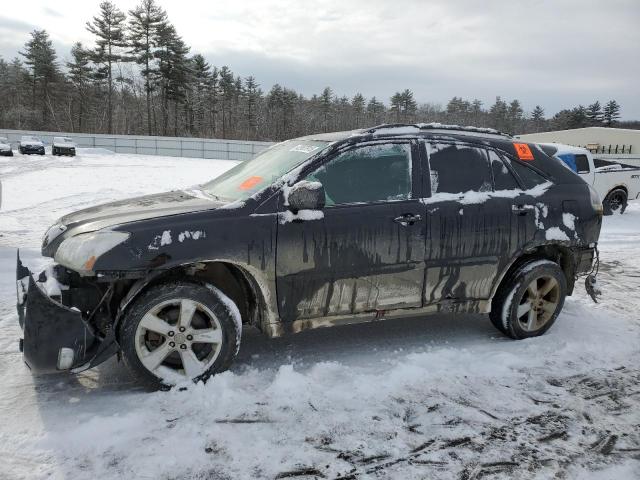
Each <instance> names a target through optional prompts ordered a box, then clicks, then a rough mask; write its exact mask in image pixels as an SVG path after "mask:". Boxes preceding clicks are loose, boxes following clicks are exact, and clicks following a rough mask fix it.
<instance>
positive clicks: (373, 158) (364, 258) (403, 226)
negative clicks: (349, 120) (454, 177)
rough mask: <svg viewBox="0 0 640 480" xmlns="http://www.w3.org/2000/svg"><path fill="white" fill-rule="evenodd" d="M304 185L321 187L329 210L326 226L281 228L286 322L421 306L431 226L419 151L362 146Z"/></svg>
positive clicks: (401, 144) (406, 146) (410, 145)
mask: <svg viewBox="0 0 640 480" xmlns="http://www.w3.org/2000/svg"><path fill="white" fill-rule="evenodd" d="M306 179H308V180H312V181H319V182H321V183H322V184H323V186H324V188H325V191H326V195H327V197H326V202H327V204H326V206H325V208H324V209H323V212H322V213H323V216H322V218H321V219H318V220H310V221H303V222H288V223H283V222H280V223H279V225H278V246H277V266H276V276H277V292H278V305H279V309H280V315H281V317H282V318H283V320H285V321H292V320H298V319H305V318H318V317H328V316H335V315H349V314H357V313H362V312H379V311H382V310H388V309H394V308H412V307H419V306H421V305H422V290H423V284H424V255H425V252H424V248H425V241H424V234H425V220H424V213H423V209H424V206H423V205H422V204H421V203H420V197H421V192H420V185H421V182H420V165H419V159H418V155H417V143H415V142H411V141H408V140H407V141H394V142H391V141H389V142H374V143H369V144H364V145H359V146H356V147H353V148H350V149H348V150H346V151H343V152H341V153H338V154H336V155H334V156H333V157H332V158H329V159H327V161H326V162H325V163H323V165H321V166H319V167H317V168H316V169H315V170H314V171H311V172H309V173H308V175H307V176H306ZM283 209H284V207H283Z"/></svg>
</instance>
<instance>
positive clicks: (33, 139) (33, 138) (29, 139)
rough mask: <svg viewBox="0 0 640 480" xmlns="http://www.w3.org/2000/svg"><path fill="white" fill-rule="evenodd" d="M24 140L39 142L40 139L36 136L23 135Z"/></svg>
mask: <svg viewBox="0 0 640 480" xmlns="http://www.w3.org/2000/svg"><path fill="white" fill-rule="evenodd" d="M22 141H23V142H39V141H40V140H38V139H37V138H36V137H22Z"/></svg>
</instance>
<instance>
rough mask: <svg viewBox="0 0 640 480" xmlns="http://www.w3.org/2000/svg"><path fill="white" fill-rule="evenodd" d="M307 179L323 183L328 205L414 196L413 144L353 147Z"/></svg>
mask: <svg viewBox="0 0 640 480" xmlns="http://www.w3.org/2000/svg"><path fill="white" fill-rule="evenodd" d="M307 179H308V180H311V181H319V182H320V183H322V185H323V186H324V191H325V194H326V204H327V205H339V204H344V203H359V202H379V201H393V200H404V199H408V198H409V197H411V145H409V144H379V145H370V146H364V147H358V148H354V149H353V150H349V151H347V152H344V153H341V154H339V155H338V156H337V157H335V158H333V159H332V160H330V161H329V162H328V163H327V164H325V165H323V166H322V167H320V168H319V169H318V170H316V171H315V172H314V173H313V174H311V175H309V176H307Z"/></svg>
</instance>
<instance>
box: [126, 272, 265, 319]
mask: <svg viewBox="0 0 640 480" xmlns="http://www.w3.org/2000/svg"><path fill="white" fill-rule="evenodd" d="M175 280H196V281H200V282H205V283H210V284H212V285H214V286H216V287H217V288H219V289H220V290H221V291H222V292H223V293H224V294H225V295H226V296H227V297H229V298H230V299H231V300H233V302H234V303H235V304H236V305H237V306H238V309H239V310H240V315H241V317H242V322H243V323H248V324H251V325H255V326H256V327H258V328H260V325H261V320H262V312H263V311H264V309H263V308H262V305H263V304H264V303H263V300H262V296H261V295H260V293H259V289H258V287H257V285H256V283H255V281H254V280H253V279H252V278H251V276H250V275H249V274H248V273H247V272H245V271H244V270H243V269H242V268H241V267H238V266H237V265H234V264H231V263H225V262H208V263H196V264H192V265H182V266H180V267H176V268H173V269H171V270H167V271H165V272H162V273H159V274H157V275H155V276H153V277H147V279H145V280H143V281H142V282H144V283H143V284H140V283H138V284H135V283H134V284H133V285H131V286H130V288H129V291H128V292H127V293H126V295H125V296H124V298H123V299H122V303H121V305H122V310H121V312H120V314H123V313H124V311H126V309H127V308H128V307H129V305H130V304H131V302H132V301H133V300H134V299H135V298H136V297H138V296H139V295H140V294H141V293H142V292H144V291H146V290H148V289H149V288H150V287H153V286H154V285H158V284H161V283H166V282H168V281H175Z"/></svg>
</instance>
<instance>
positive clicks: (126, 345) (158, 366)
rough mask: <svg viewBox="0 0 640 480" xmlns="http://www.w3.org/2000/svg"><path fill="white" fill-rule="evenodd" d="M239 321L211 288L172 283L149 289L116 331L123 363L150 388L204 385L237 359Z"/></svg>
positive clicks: (231, 305) (225, 300)
mask: <svg viewBox="0 0 640 480" xmlns="http://www.w3.org/2000/svg"><path fill="white" fill-rule="evenodd" d="M239 318H240V314H239V313H238V309H237V308H236V306H235V304H234V303H233V302H232V301H231V300H230V299H229V298H228V297H226V296H225V295H224V294H223V293H222V292H221V291H219V290H218V289H217V288H215V287H213V286H210V285H200V284H196V283H188V282H172V283H167V284H162V285H158V286H155V287H152V288H150V289H149V290H148V291H147V292H145V293H144V294H142V295H141V297H140V298H139V299H138V300H137V301H136V302H135V304H134V305H133V306H132V307H131V309H130V310H129V312H128V313H127V314H126V316H125V318H124V319H123V323H122V325H121V327H120V344H121V347H122V353H123V357H124V361H125V364H126V365H127V367H128V368H129V370H130V371H131V373H133V375H134V376H135V377H136V378H137V379H138V380H139V381H140V382H141V383H143V384H144V385H146V386H148V387H151V388H154V389H157V388H162V387H168V386H171V385H175V384H176V383H180V382H183V381H185V380H191V381H200V380H203V381H205V380H207V379H208V378H209V377H210V376H211V375H213V374H215V373H219V372H222V371H224V370H226V369H227V368H229V365H230V364H231V362H232V361H233V359H234V358H235V355H236V353H237V351H238V348H239V346H240V333H241V332H240V331H239V325H240V319H239Z"/></svg>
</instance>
